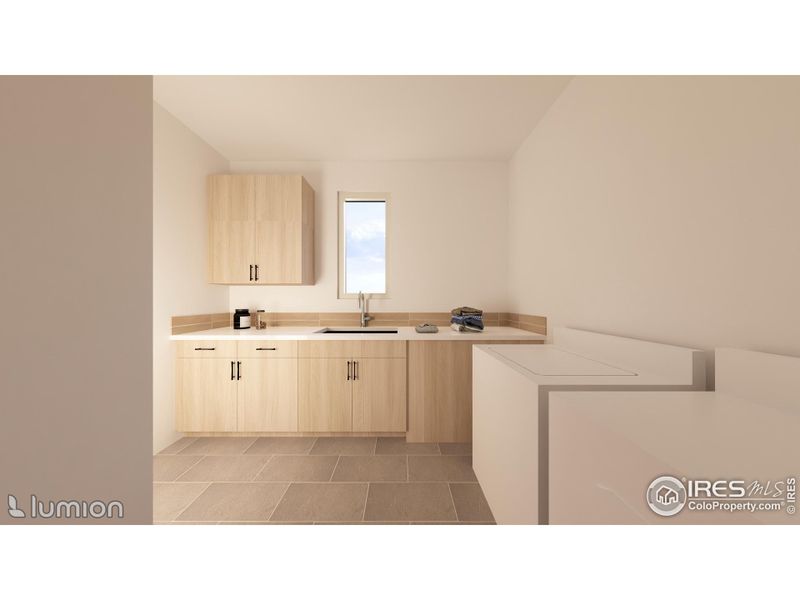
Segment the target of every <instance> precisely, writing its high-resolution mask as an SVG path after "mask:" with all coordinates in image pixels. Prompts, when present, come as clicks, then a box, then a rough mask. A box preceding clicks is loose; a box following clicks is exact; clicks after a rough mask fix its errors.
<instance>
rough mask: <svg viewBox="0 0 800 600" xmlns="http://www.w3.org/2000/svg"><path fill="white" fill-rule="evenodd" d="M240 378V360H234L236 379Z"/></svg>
mask: <svg viewBox="0 0 800 600" xmlns="http://www.w3.org/2000/svg"><path fill="white" fill-rule="evenodd" d="M241 378H242V363H241V362H240V361H236V379H241Z"/></svg>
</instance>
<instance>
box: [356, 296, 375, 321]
mask: <svg viewBox="0 0 800 600" xmlns="http://www.w3.org/2000/svg"><path fill="white" fill-rule="evenodd" d="M358 308H359V309H360V310H361V326H362V327H366V326H367V323H368V322H369V321H372V317H370V316H369V315H368V314H367V299H366V297H365V296H364V292H358Z"/></svg>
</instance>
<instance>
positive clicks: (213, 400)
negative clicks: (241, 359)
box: [175, 358, 237, 432]
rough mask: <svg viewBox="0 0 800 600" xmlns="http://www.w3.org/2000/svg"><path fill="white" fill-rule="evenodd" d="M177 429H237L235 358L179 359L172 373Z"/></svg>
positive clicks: (200, 430)
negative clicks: (174, 386)
mask: <svg viewBox="0 0 800 600" xmlns="http://www.w3.org/2000/svg"><path fill="white" fill-rule="evenodd" d="M175 384H176V400H177V406H176V426H177V429H178V431H198V432H202V431H236V429H237V401H236V391H237V385H236V361H235V360H229V359H227V358H178V359H177V368H176V373H175Z"/></svg>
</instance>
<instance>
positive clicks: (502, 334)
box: [170, 325, 547, 342]
mask: <svg viewBox="0 0 800 600" xmlns="http://www.w3.org/2000/svg"><path fill="white" fill-rule="evenodd" d="M324 328H325V326H314V327H267V328H266V329H261V330H257V329H253V328H251V329H233V328H231V327H220V328H218V329H205V330H203V331H193V332H191V333H179V334H175V335H171V336H170V339H171V340H318V341H320V340H330V341H341V340H375V341H387V340H405V341H408V340H411V341H423V342H424V341H433V342H436V341H438V342H455V341H459V340H466V341H483V342H492V341H515V340H519V341H546V340H547V336H546V335H541V334H538V333H531V332H530V331H525V330H524V329H517V328H515V327H486V329H484V330H483V332H481V333H472V332H459V331H453V330H452V329H450V327H447V326H443V325H440V326H439V332H438V333H417V332H416V331H415V330H414V328H413V327H374V329H397V333H346V334H342V333H339V334H337V333H317V332H318V331H320V330H321V329H324ZM353 329H357V327H353Z"/></svg>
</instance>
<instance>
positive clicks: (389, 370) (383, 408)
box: [353, 358, 406, 432]
mask: <svg viewBox="0 0 800 600" xmlns="http://www.w3.org/2000/svg"><path fill="white" fill-rule="evenodd" d="M405 430H406V360H405V359H404V358H360V359H358V360H357V361H356V365H355V379H354V381H353V431H381V432H384V431H385V432H390V431H391V432H394V431H405Z"/></svg>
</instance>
